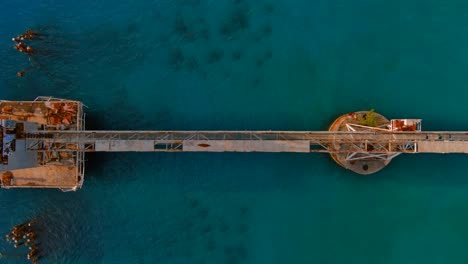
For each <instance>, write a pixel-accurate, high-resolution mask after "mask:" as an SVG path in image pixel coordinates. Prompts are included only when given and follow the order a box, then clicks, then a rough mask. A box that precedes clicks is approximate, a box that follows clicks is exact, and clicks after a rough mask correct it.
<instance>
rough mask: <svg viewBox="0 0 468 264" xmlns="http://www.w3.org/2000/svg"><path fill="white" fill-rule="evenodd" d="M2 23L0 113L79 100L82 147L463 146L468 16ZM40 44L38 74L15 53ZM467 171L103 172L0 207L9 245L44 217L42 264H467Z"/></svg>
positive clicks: (219, 10)
mask: <svg viewBox="0 0 468 264" xmlns="http://www.w3.org/2000/svg"><path fill="white" fill-rule="evenodd" d="M2 6H3V8H2V9H1V10H0V14H1V16H0V19H1V21H2V22H3V23H2V24H3V25H4V27H2V28H0V33H1V34H0V36H2V38H1V39H0V57H1V58H2V59H3V63H2V64H0V67H1V70H0V96H1V97H0V98H2V99H7V100H32V99H34V98H35V97H36V96H38V95H52V96H55V97H62V98H69V99H76V100H80V101H83V102H84V104H86V105H87V106H88V108H87V123H86V125H87V128H88V129H141V130H147V129H153V130H218V129H220V130H221V129H222V130H263V129H265V130H270V129H271V130H325V129H327V128H328V126H329V125H330V124H331V122H332V121H333V120H334V119H335V118H336V117H338V116H339V115H341V114H343V113H346V112H350V111H358V110H367V109H371V108H374V109H375V110H376V111H377V112H379V113H381V114H383V115H385V116H386V117H387V118H422V119H423V130H467V129H468V127H467V124H466V113H467V110H468V107H467V105H466V103H465V101H466V100H467V99H468V89H466V83H467V81H468V77H467V75H466V69H467V68H468V52H467V51H466V46H468V38H467V35H466V32H465V31H466V24H467V23H468V16H466V11H467V10H468V3H465V2H463V1H453V2H450V3H446V2H443V3H442V2H440V3H438V2H434V1H429V2H428V1H420V0H417V1H413V2H411V3H407V1H392V2H389V1H369V0H367V1H359V2H346V1H341V0H330V1H316V0H314V1H294V2H291V1H284V0H261V1H245V0H232V1H206V0H162V1H161V0H158V1H136V2H135V1H134V2H132V3H129V2H126V1H120V2H119V1H112V2H111V1H109V0H104V1H98V2H96V1H72V2H63V3H59V2H57V1H40V2H34V3H31V2H26V1H11V0H6V1H4V2H3V5H2ZM27 28H36V29H39V30H41V31H42V32H44V33H46V34H48V37H47V39H46V40H45V41H42V42H37V43H36V42H35V43H34V45H35V47H36V48H37V49H38V50H41V53H40V54H37V56H34V57H33V58H31V60H28V58H27V57H26V56H24V55H23V54H20V53H18V52H16V51H15V50H14V49H13V48H12V46H13V42H11V40H10V39H11V37H13V36H16V35H17V34H20V33H22V32H24V30H25V29H27ZM28 66H31V67H32V68H31V69H30V70H28V72H27V73H26V74H25V76H24V77H22V78H17V77H16V72H17V71H19V70H21V69H23V68H26V67H28ZM467 162H468V157H467V156H466V155H427V154H424V155H423V154H421V155H409V154H408V155H401V156H399V157H397V158H396V159H394V160H393V161H392V163H391V164H390V165H389V166H388V167H386V168H385V169H384V170H382V171H381V172H379V173H377V174H375V175H371V176H365V177H363V176H360V175H355V174H353V173H352V172H349V171H346V170H345V169H343V168H341V167H339V166H338V165H336V164H335V163H334V162H333V161H332V160H331V158H330V157H328V156H327V155H323V154H290V153H284V154H279V153H278V154H273V153H272V154H270V153H96V154H89V155H87V167H86V178H85V184H84V186H83V188H82V189H81V190H79V191H77V192H75V193H61V192H59V191H57V190H27V189H26V190H2V191H1V192H0V212H1V213H2V215H3V217H2V218H1V219H0V231H1V232H2V233H7V232H8V231H9V229H10V228H11V226H12V225H15V224H18V223H20V222H22V221H24V220H25V219H29V218H32V217H42V219H44V225H45V227H44V233H45V234H48V235H47V236H46V237H47V238H46V239H44V240H45V242H44V243H46V244H47V246H48V248H50V249H51V253H50V254H49V255H48V256H47V257H45V258H44V259H41V261H40V262H39V263H67V264H68V263H70V264H71V263H77V264H79V263H103V264H104V263H164V264H173V263H195V264H198V263H199V264H202V263H216V264H218V263H226V264H235V263H238V264H241V263H252V264H257V263H343V262H346V263H360V264H362V263H414V262H424V263H441V262H447V263H466V262H467V261H468V253H467V252H466V247H467V245H468V229H467V228H466V220H467V219H468V214H467V213H466V205H467V204H468V179H467V178H466V175H467V174H468V169H467V167H466V163H467ZM10 251H12V247H11V246H10V245H7V244H6V242H4V241H1V242H0V252H1V253H4V254H6V253H8V252H10ZM8 261H9V262H11V263H25V260H23V259H16V258H10V259H8Z"/></svg>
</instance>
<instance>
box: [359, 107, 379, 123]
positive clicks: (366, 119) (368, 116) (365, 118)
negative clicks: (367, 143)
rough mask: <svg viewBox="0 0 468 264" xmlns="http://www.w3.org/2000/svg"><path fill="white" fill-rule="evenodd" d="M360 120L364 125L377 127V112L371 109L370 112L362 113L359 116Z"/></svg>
mask: <svg viewBox="0 0 468 264" xmlns="http://www.w3.org/2000/svg"><path fill="white" fill-rule="evenodd" d="M358 122H359V124H360V125H362V126H370V127H376V126H377V114H376V113H375V111H374V109H371V110H370V111H369V112H367V113H365V114H363V115H361V116H360V117H359V118H358Z"/></svg>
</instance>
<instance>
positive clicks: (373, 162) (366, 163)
mask: <svg viewBox="0 0 468 264" xmlns="http://www.w3.org/2000/svg"><path fill="white" fill-rule="evenodd" d="M369 113H370V111H358V112H352V113H347V114H344V115H341V116H340V117H338V118H337V119H335V121H334V122H333V123H332V125H331V126H330V128H329V129H328V130H329V131H348V128H347V126H346V125H347V124H356V125H360V120H362V119H363V118H364V119H365V117H366V116H367V115H368V114H369ZM373 114H374V115H375V121H376V127H380V126H385V125H387V124H389V123H390V121H389V120H388V119H387V118H385V117H384V116H383V115H381V114H378V113H375V112H373ZM335 144H336V145H335V146H333V147H334V148H335V149H343V148H347V147H348V146H347V145H341V144H339V143H335ZM350 153H353V151H352V150H350V152H349V153H346V152H345V153H333V152H331V153H330V155H331V157H332V158H333V160H334V161H335V162H336V163H338V164H339V165H341V166H343V167H344V168H346V169H348V170H351V171H353V172H356V173H359V174H362V175H367V174H372V173H376V172H378V171H380V170H381V169H383V168H384V167H385V166H387V165H388V164H389V163H390V161H391V159H389V160H383V159H378V158H372V157H368V158H365V159H349V158H348V157H349V154H350Z"/></svg>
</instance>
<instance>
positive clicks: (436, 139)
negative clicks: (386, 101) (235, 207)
mask: <svg viewBox="0 0 468 264" xmlns="http://www.w3.org/2000/svg"><path fill="white" fill-rule="evenodd" d="M83 106H84V105H83V104H82V103H81V102H79V101H70V100H63V99H57V98H53V97H38V98H37V99H36V100H35V101H30V102H10V101H0V109H1V111H0V120H2V124H1V129H2V131H3V132H2V136H1V139H2V144H1V145H2V165H0V173H2V187H3V188H27V187H35V188H60V189H62V190H64V191H68V190H76V189H77V188H79V187H81V186H82V184H83V180H84V154H85V153H86V152H125V151H133V152H296V153H313V152H318V153H329V154H330V155H331V156H332V158H333V159H334V160H335V161H336V162H337V163H338V164H340V165H341V166H343V167H345V168H347V169H350V170H352V171H354V172H356V173H360V174H371V173H375V172H377V171H379V170H381V169H382V168H384V167H385V166H386V165H388V164H389V162H390V161H391V160H392V159H393V158H395V157H396V156H398V155H400V154H402V153H411V154H416V153H468V131H422V130H421V120H420V119H392V120H387V119H386V118H385V117H383V116H381V115H379V114H375V116H373V119H375V120H372V121H375V124H373V125H372V126H370V125H367V124H363V122H362V120H364V121H365V118H369V117H370V116H371V115H374V114H373V113H372V112H368V111H361V112H354V113H348V114H345V115H343V116H341V117H338V118H337V119H336V120H335V122H334V123H333V124H332V125H331V126H330V129H329V130H328V131H105V130H102V131H89V130H85V116H84V111H83ZM366 116H367V117H366Z"/></svg>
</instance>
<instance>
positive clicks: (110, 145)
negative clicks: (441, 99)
mask: <svg viewBox="0 0 468 264" xmlns="http://www.w3.org/2000/svg"><path fill="white" fill-rule="evenodd" d="M23 137H24V138H26V139H27V142H28V150H32V151H78V152H99V151H104V152H112V151H113V152H118V151H142V152H177V151H179V152H193V151H200V152H325V153H351V155H353V154H352V153H369V154H375V155H378V154H382V153H383V154H398V153H468V132H466V131H461V132H444V131H442V132H437V131H429V132H419V131H418V132H388V131H343V132H341V131H339V132H329V131H89V130H86V131H38V132H31V133H25V134H24V135H23ZM375 155H371V156H374V157H377V156H375Z"/></svg>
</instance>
